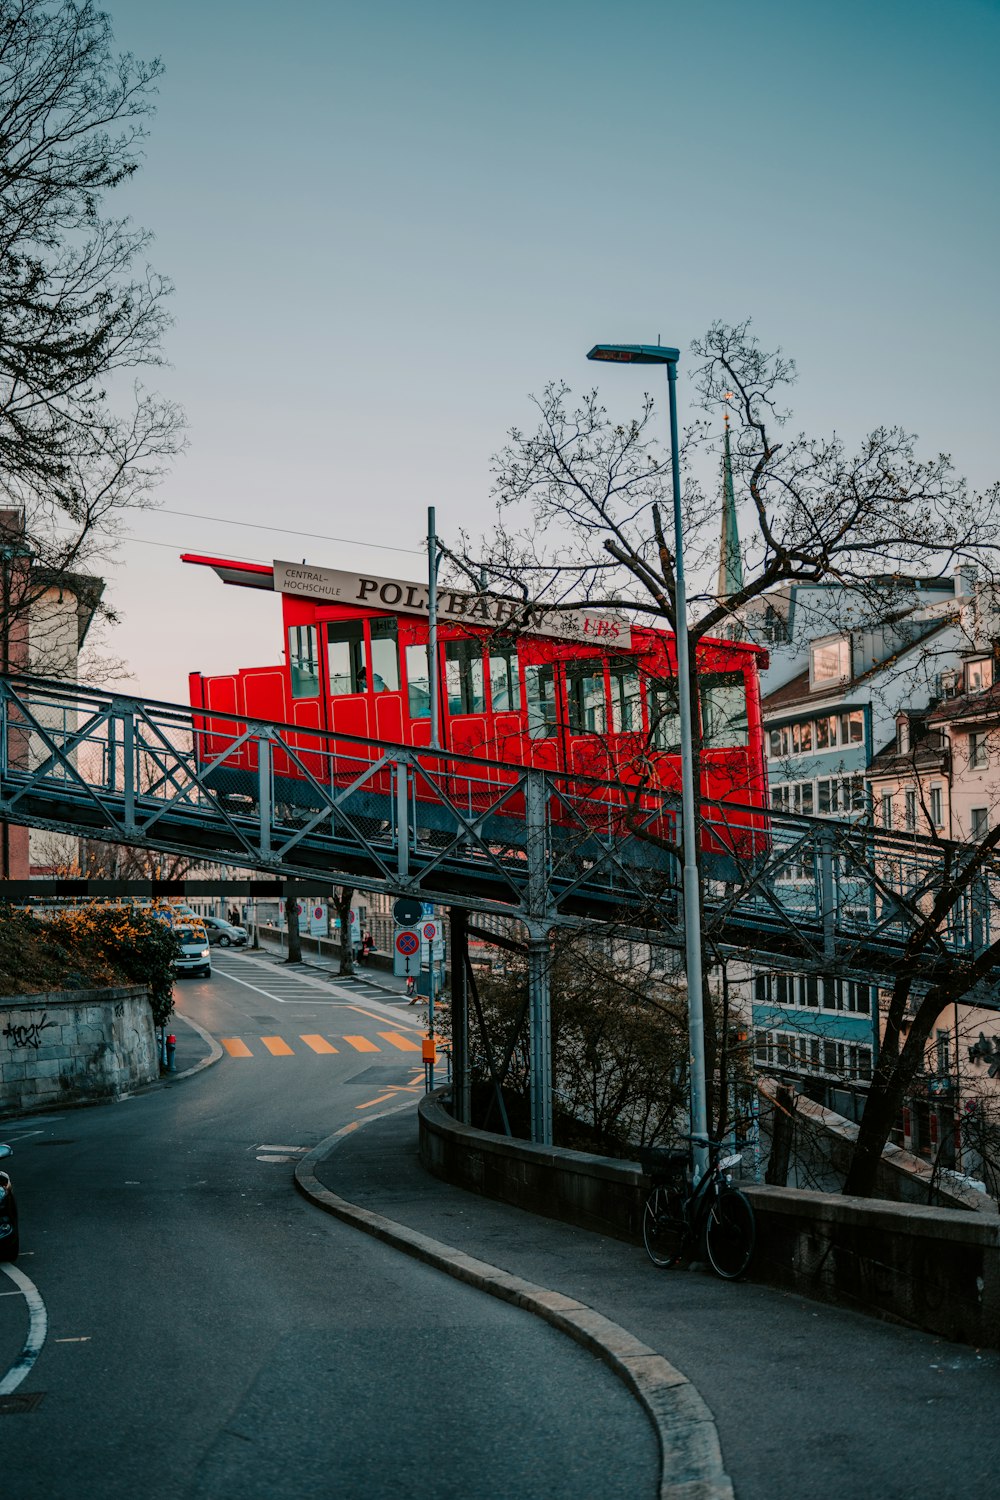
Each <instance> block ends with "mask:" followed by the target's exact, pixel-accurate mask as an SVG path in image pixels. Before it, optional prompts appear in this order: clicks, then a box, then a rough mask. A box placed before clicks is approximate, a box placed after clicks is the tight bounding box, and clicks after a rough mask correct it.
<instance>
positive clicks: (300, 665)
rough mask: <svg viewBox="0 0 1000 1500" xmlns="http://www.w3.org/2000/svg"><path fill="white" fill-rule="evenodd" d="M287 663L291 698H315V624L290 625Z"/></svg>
mask: <svg viewBox="0 0 1000 1500" xmlns="http://www.w3.org/2000/svg"><path fill="white" fill-rule="evenodd" d="M288 665H289V668H290V669H291V677H292V697H293V698H315V697H316V694H317V693H318V692H319V655H318V652H317V650H316V627H315V625H292V626H290V627H289V630H288Z"/></svg>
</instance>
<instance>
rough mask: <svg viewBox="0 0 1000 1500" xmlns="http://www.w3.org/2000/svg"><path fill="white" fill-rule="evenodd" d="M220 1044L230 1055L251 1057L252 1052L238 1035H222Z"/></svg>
mask: <svg viewBox="0 0 1000 1500" xmlns="http://www.w3.org/2000/svg"><path fill="white" fill-rule="evenodd" d="M222 1045H223V1046H224V1047H225V1049H226V1051H227V1052H228V1053H229V1056H230V1057H253V1053H252V1052H251V1051H250V1048H249V1047H248V1046H247V1044H246V1042H241V1041H240V1039H239V1037H238V1036H224V1037H223V1038H222Z"/></svg>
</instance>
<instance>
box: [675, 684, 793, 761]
mask: <svg viewBox="0 0 1000 1500" xmlns="http://www.w3.org/2000/svg"><path fill="white" fill-rule="evenodd" d="M698 691H699V694H700V697H701V729H702V738H703V741H704V744H705V746H706V747H707V748H709V749H720V750H721V749H729V748H732V747H735V746H738V745H745V744H746V743H747V741H748V728H747V703H746V692H745V689H744V682H743V674H742V672H703V673H702V674H701V676H700V677H699V679H698ZM793 728H795V729H796V730H797V728H798V726H797V725H796V726H793ZM794 749H795V750H796V751H797V750H798V738H797V735H796V740H795V742H794Z"/></svg>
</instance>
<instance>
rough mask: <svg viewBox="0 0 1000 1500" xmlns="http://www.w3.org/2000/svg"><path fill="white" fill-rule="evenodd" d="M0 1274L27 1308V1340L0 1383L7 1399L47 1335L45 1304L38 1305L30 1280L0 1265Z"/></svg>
mask: <svg viewBox="0 0 1000 1500" xmlns="http://www.w3.org/2000/svg"><path fill="white" fill-rule="evenodd" d="M0 1271H3V1273H4V1275H6V1276H9V1277H10V1279H11V1281H12V1282H13V1283H14V1285H15V1286H16V1287H18V1288H19V1289H20V1291H21V1294H22V1296H23V1297H24V1300H25V1302H26V1303H27V1304H28V1320H29V1321H28V1337H27V1338H26V1339H25V1341H24V1348H23V1349H22V1350H21V1354H20V1357H19V1358H18V1359H16V1360H15V1361H14V1363H13V1364H12V1365H11V1367H10V1369H9V1370H8V1371H7V1373H6V1375H5V1376H4V1377H3V1379H2V1380H0V1396H9V1395H10V1393H11V1391H16V1390H17V1388H18V1386H19V1385H20V1384H21V1381H22V1380H23V1379H24V1378H25V1376H26V1375H27V1374H28V1373H29V1371H30V1370H31V1367H32V1365H33V1364H34V1363H35V1360H36V1359H37V1358H38V1356H39V1354H41V1352H42V1345H43V1344H44V1343H45V1335H46V1333H47V1331H48V1326H49V1318H48V1314H47V1313H46V1311H45V1303H44V1302H43V1301H42V1294H41V1292H40V1291H39V1290H38V1288H37V1286H36V1285H35V1283H34V1282H33V1281H32V1280H31V1278H30V1276H25V1274H24V1272H23V1271H21V1270H19V1269H18V1267H17V1266H11V1265H2V1264H0Z"/></svg>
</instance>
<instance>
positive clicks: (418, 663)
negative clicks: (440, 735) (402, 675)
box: [406, 646, 431, 719]
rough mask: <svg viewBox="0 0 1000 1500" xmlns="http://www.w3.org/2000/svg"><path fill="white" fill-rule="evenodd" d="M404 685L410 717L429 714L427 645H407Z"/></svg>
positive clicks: (421, 717) (427, 716)
mask: <svg viewBox="0 0 1000 1500" xmlns="http://www.w3.org/2000/svg"><path fill="white" fill-rule="evenodd" d="M406 686H407V689H408V692H409V698H410V718H411V719H429V718H430V716H431V681H430V673H429V672H428V670H427V647H426V646H407V648H406Z"/></svg>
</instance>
